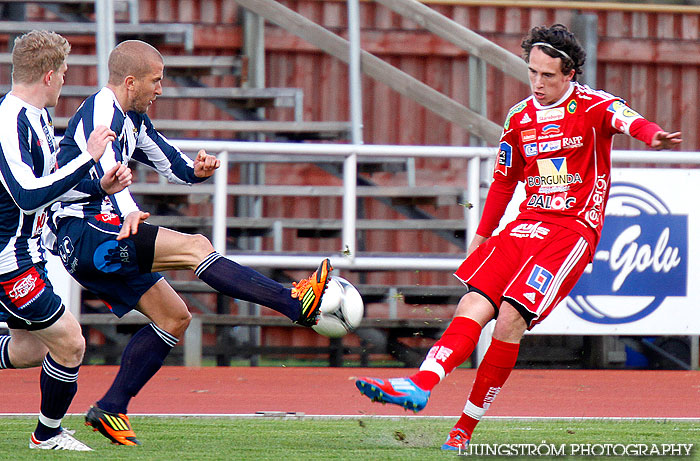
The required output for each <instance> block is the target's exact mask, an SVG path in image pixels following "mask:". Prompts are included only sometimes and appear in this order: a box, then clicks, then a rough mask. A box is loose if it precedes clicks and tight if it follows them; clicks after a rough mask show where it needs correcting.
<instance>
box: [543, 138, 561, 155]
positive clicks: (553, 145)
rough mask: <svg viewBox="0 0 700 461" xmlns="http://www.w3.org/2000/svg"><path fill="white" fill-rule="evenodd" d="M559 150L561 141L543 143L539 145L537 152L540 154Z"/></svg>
mask: <svg viewBox="0 0 700 461" xmlns="http://www.w3.org/2000/svg"><path fill="white" fill-rule="evenodd" d="M560 149H561V139H556V140H553V141H544V142H541V143H540V146H539V150H540V152H541V153H543V154H546V153H547V152H556V151H558V150H560Z"/></svg>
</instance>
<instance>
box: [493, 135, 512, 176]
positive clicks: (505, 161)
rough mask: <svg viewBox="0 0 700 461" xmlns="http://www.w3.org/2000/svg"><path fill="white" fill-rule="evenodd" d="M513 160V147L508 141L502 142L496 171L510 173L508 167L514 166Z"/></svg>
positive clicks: (503, 173)
mask: <svg viewBox="0 0 700 461" xmlns="http://www.w3.org/2000/svg"><path fill="white" fill-rule="evenodd" d="M512 162H513V148H512V147H511V145H510V144H508V143H507V142H502V143H501V145H500V148H499V150H498V157H497V158H496V166H495V168H494V172H495V173H501V174H502V175H504V176H506V175H508V168H510V167H511V166H512V164H513V163H512Z"/></svg>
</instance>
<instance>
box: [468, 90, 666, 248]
mask: <svg viewBox="0 0 700 461" xmlns="http://www.w3.org/2000/svg"><path fill="white" fill-rule="evenodd" d="M657 131H662V130H661V128H660V127H659V126H658V125H656V124H655V123H652V122H649V121H647V120H646V119H644V118H643V117H642V116H641V115H639V114H638V113H637V112H635V111H633V110H632V109H630V108H629V107H628V106H627V105H626V104H625V102H624V101H623V100H621V99H620V98H618V97H616V96H613V95H611V94H608V93H605V92H603V91H598V90H593V89H591V88H589V87H588V86H585V85H581V84H579V83H576V82H572V83H571V86H570V87H569V89H568V91H567V92H566V93H565V94H564V96H563V97H562V98H561V99H560V100H559V101H557V102H556V103H554V104H552V105H550V106H546V107H545V106H542V105H540V104H539V103H538V102H537V101H536V100H535V99H534V98H533V97H532V96H530V97H529V98H527V99H525V100H523V101H521V102H519V103H518V104H516V105H515V106H513V107H512V108H511V109H510V111H509V112H508V116H507V117H506V122H505V124H504V126H503V134H502V135H501V140H500V146H499V152H498V157H497V159H496V165H495V168H494V174H493V179H494V181H493V183H492V185H491V188H490V189H489V194H488V197H487V199H486V204H485V206H484V212H483V216H482V219H481V222H480V224H479V228H478V229H477V234H479V235H481V236H484V237H488V236H490V235H491V233H492V232H493V231H494V229H496V227H497V226H498V223H499V221H500V219H501V217H502V216H503V213H504V212H505V209H506V206H507V205H508V202H509V201H510V199H511V198H512V195H513V191H514V190H515V186H516V185H517V183H518V182H519V181H524V182H525V191H526V199H525V201H523V203H522V204H521V205H520V214H519V215H518V219H527V220H534V221H542V222H550V223H555V224H558V225H560V226H564V227H567V228H569V229H571V230H574V231H576V232H578V233H580V234H581V235H582V236H583V237H584V238H585V239H586V240H587V241H588V243H589V246H590V249H591V252H592V251H593V250H594V249H595V247H596V245H597V244H598V241H599V240H600V232H601V228H602V226H603V219H604V215H605V205H606V203H607V199H608V192H609V188H610V164H611V160H610V151H611V150H612V137H613V135H615V134H617V133H625V134H628V135H630V136H633V137H635V138H637V139H639V140H641V141H644V142H646V143H647V144H649V143H650V142H651V140H652V138H653V136H654V134H655V133H656V132H657Z"/></svg>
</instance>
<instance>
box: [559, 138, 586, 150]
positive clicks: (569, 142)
mask: <svg viewBox="0 0 700 461" xmlns="http://www.w3.org/2000/svg"><path fill="white" fill-rule="evenodd" d="M582 146H583V136H572V137H570V138H562V140H561V148H562V149H573V148H575V147H582Z"/></svg>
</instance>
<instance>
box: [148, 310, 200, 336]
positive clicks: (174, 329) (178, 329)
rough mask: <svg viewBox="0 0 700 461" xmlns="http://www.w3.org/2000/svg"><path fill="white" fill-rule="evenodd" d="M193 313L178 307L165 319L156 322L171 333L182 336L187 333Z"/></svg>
mask: <svg viewBox="0 0 700 461" xmlns="http://www.w3.org/2000/svg"><path fill="white" fill-rule="evenodd" d="M191 320H192V314H190V312H189V311H188V310H187V308H185V309H176V310H173V312H171V315H170V316H169V317H168V318H167V319H166V320H164V321H162V322H158V323H156V325H158V326H159V327H160V328H162V329H164V330H165V331H167V332H168V333H170V334H171V335H173V336H175V337H177V338H181V337H182V335H184V334H185V330H187V327H188V326H190V321H191Z"/></svg>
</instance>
